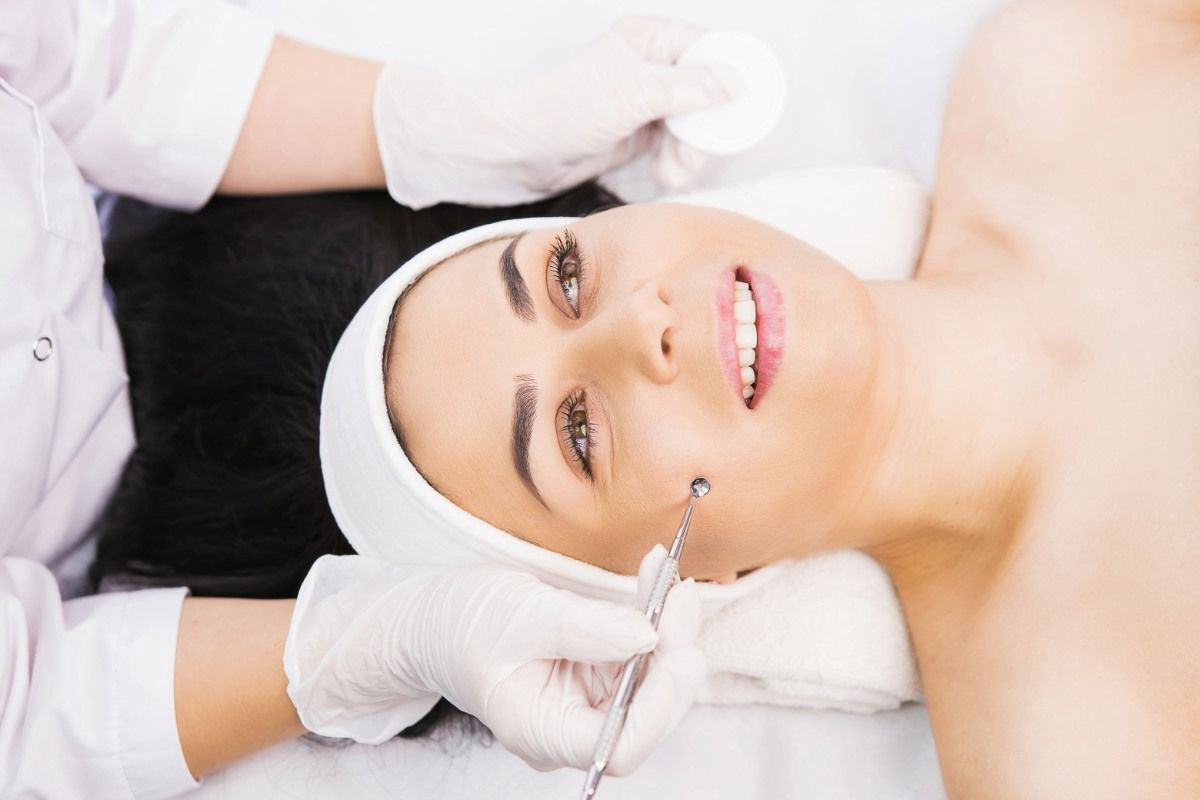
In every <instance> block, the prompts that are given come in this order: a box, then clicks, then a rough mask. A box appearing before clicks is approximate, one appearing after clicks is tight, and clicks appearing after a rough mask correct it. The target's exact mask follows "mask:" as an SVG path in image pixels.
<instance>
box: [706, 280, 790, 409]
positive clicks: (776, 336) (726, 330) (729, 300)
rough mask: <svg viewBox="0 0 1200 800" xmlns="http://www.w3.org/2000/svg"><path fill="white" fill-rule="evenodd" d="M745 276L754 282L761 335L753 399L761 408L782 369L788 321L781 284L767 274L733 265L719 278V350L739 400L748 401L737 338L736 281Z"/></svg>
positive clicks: (756, 349)
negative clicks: (764, 398)
mask: <svg viewBox="0 0 1200 800" xmlns="http://www.w3.org/2000/svg"><path fill="white" fill-rule="evenodd" d="M736 280H743V281H746V282H747V283H749V284H750V292H751V294H752V295H753V297H754V303H755V310H756V312H757V318H756V319H755V322H754V326H755V332H756V333H757V335H758V343H757V345H756V346H755V348H754V349H755V363H754V370H755V373H756V378H755V384H754V396H753V397H752V398H751V399H750V402H749V404H748V405H749V407H750V408H751V409H753V408H757V407H758V404H759V403H760V402H762V396H763V395H764V394H765V393H766V390H767V388H768V387H770V385H771V381H772V380H773V379H774V377H775V373H776V372H777V371H778V370H779V362H780V359H781V358H782V357H783V340H784V322H783V317H784V314H783V298H782V295H781V294H780V292H779V286H778V285H776V283H775V281H773V280H771V278H769V277H768V276H767V275H765V274H763V273H761V272H754V271H752V270H750V269H748V268H746V267H740V268H738V269H732V270H729V271H728V272H725V273H723V274H722V276H721V279H720V280H719V281H717V291H716V295H717V296H716V303H717V352H718V356H719V358H720V361H721V367H722V369H723V370H724V372H725V379H726V380H727V381H728V383H729V386H730V387H731V388H732V389H733V391H734V396H735V397H736V398H737V402H738V403H741V404H742V405H747V403H746V400H745V399H744V398H743V396H742V369H741V366H740V365H739V364H738V347H737V341H736V327H737V322H736V321H735V320H734V315H733V299H734V298H733V285H734V281H736Z"/></svg>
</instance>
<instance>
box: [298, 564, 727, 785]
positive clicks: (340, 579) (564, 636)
mask: <svg viewBox="0 0 1200 800" xmlns="http://www.w3.org/2000/svg"><path fill="white" fill-rule="evenodd" d="M665 555H666V553H665V551H664V550H663V549H662V547H656V548H655V549H654V550H652V551H651V552H650V553H649V554H647V556H646V558H645V559H643V561H642V568H641V570H640V572H639V587H640V592H641V593H642V594H643V595H645V594H646V593H648V591H649V585H648V584H649V583H650V582H652V581H653V578H654V574H655V572H657V568H658V565H659V564H660V563H661V562H662V559H663V558H664V557H665ZM699 625H700V604H699V595H698V594H697V592H696V588H695V584H694V583H693V582H692V581H690V580H689V581H685V582H683V583H681V584H679V585H677V586H676V587H675V588H674V589H672V590H671V593H670V594H669V595H668V601H667V606H666V609H665V610H664V612H663V615H662V618H661V619H660V621H659V631H658V635H657V636H656V635H655V632H654V630H653V628H651V627H650V624H649V623H648V622H646V620H645V617H644V616H643V615H642V614H640V613H639V612H637V611H635V610H634V609H633V608H627V607H622V606H617V605H614V604H612V603H605V602H601V601H598V600H590V599H587V598H583V597H580V596H578V595H575V594H572V593H570V592H566V591H563V590H560V589H555V588H552V587H550V586H547V585H546V584H544V583H541V582H540V581H538V580H537V579H535V578H533V577H531V576H529V575H526V574H524V573H519V572H515V571H512V570H508V569H505V568H501V567H492V566H478V567H466V568H460V569H456V570H452V571H437V572H428V571H425V572H413V571H412V570H406V569H403V568H401V567H398V566H396V565H394V564H391V563H388V562H383V561H377V560H373V559H368V558H363V557H361V556H340V557H336V556H325V557H323V558H321V559H319V560H318V561H317V563H316V564H314V565H313V568H312V570H311V571H310V572H309V575H308V577H307V578H306V579H305V581H304V585H303V586H302V587H301V590H300V596H299V597H298V598H297V603H296V611H295V613H294V616H293V619H292V624H291V628H290V630H289V631H288V638H287V643H286V645H285V652H284V670H285V672H286V673H287V677H288V690H287V691H288V695H289V697H291V699H292V702H293V703H294V704H295V706H296V710H297V711H298V712H299V715H300V720H301V722H303V723H304V725H305V727H307V728H308V729H309V730H311V731H314V732H316V733H320V734H323V735H327V736H340V737H349V738H352V739H355V740H357V741H360V742H368V743H378V742H382V741H384V740H386V739H388V738H390V737H391V736H394V735H395V734H396V733H397V732H399V731H400V730H402V729H403V728H405V727H407V726H408V725H411V724H412V723H414V722H416V721H417V720H418V719H420V718H421V717H422V716H424V714H425V713H426V712H427V711H428V710H429V708H431V707H432V705H433V704H434V702H436V700H437V697H438V696H439V695H440V696H444V697H445V698H446V699H448V700H449V701H450V702H451V703H453V704H454V705H455V706H457V707H458V708H460V709H462V710H463V711H466V712H467V713H469V714H473V715H474V716H476V717H478V718H479V719H480V720H482V721H483V722H484V724H486V725H487V726H488V727H489V728H490V729H491V730H492V733H493V734H495V736H496V738H497V739H498V740H499V741H500V743H501V744H503V745H504V746H505V747H506V748H508V749H509V750H510V751H512V752H514V753H516V754H517V755H518V756H520V757H521V758H523V759H525V760H526V761H527V762H529V763H530V764H531V765H532V766H534V767H536V768H538V769H554V768H557V767H560V766H574V767H579V768H586V767H587V766H588V764H589V762H590V760H591V755H592V748H593V747H594V746H595V743H596V739H597V737H598V736H599V735H600V728H601V724H602V722H603V718H604V710H605V709H607V707H608V705H609V702H608V701H609V699H610V698H611V695H612V692H613V691H614V690H615V687H616V680H617V676H618V674H619V672H620V668H621V664H622V663H623V662H624V661H625V659H627V658H629V657H630V656H632V655H633V654H635V653H639V652H646V651H648V650H650V649H651V648H655V645H656V644H657V648H656V649H655V651H654V655H653V656H652V657H651V658H650V659H648V662H647V668H646V669H645V670H644V672H643V675H644V677H643V682H642V686H641V688H640V689H639V690H638V693H637V694H636V695H635V696H634V701H633V704H632V705H631V707H630V710H629V716H628V717H627V720H626V723H625V728H624V730H623V731H622V733H621V736H620V739H619V740H618V745H617V749H616V752H615V753H614V755H613V758H612V760H611V762H610V767H609V771H610V772H612V773H613V774H617V775H620V774H625V773H628V772H630V771H632V770H633V769H635V768H636V767H637V766H638V765H639V764H640V763H641V762H642V761H643V760H644V759H645V758H646V756H648V755H649V754H650V752H651V751H652V750H653V749H654V748H655V747H656V746H657V745H658V744H659V742H660V741H662V739H664V738H665V737H666V735H667V734H668V733H669V732H670V731H671V730H672V729H673V728H674V727H675V725H676V724H677V723H678V722H679V720H680V719H681V718H682V717H683V714H684V713H685V712H686V711H687V709H688V708H689V707H690V706H691V704H692V702H693V700H694V699H695V697H696V694H697V692H699V690H700V686H701V684H702V683H703V681H704V675H705V665H704V656H703V654H702V653H701V652H700V650H699V649H698V648H697V647H696V645H695V640H696V635H697V633H698V631H699Z"/></svg>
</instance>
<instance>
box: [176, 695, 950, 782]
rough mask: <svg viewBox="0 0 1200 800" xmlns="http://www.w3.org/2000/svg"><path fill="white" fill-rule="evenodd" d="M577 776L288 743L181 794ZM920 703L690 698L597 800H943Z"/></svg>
mask: <svg viewBox="0 0 1200 800" xmlns="http://www.w3.org/2000/svg"><path fill="white" fill-rule="evenodd" d="M582 783H583V774H582V773H581V772H578V771H576V770H571V769H562V770H558V771H556V772H549V773H544V772H537V771H535V770H534V769H533V768H531V767H529V766H528V765H526V764H525V763H524V762H523V761H521V759H519V758H517V757H516V756H514V755H512V754H511V753H509V752H508V751H506V750H505V749H504V748H503V747H499V746H496V745H491V746H487V745H486V744H483V743H480V742H476V741H473V740H471V739H469V738H467V737H453V736H451V737H448V738H442V739H439V740H436V741H431V740H428V739H423V740H421V739H419V740H411V739H395V740H392V741H390V742H386V743H384V744H381V745H378V746H374V747H367V746H354V747H336V746H334V747H331V746H326V745H324V744H321V743H316V742H311V741H306V740H303V739H301V740H297V741H292V742H287V743H285V744H282V745H279V746H278V747H274V748H271V749H270V750H266V751H264V752H262V753H259V754H257V755H254V756H251V757H250V758H248V759H246V760H244V761H241V762H238V763H237V764H234V765H233V766H231V767H229V768H228V769H226V770H224V771H223V772H221V773H218V774H216V775H212V776H210V777H208V778H206V779H205V781H204V785H203V786H201V787H200V789H199V790H198V791H197V792H196V793H195V794H194V795H189V800H264V798H288V799H289V800H292V799H293V798H314V799H315V798H353V800H396V799H397V798H404V799H407V798H414V799H416V798H421V800H424V799H425V798H428V800H513V798H520V800H564V798H576V797H579V790H580V788H581V786H582ZM945 796H946V793H945V790H944V789H943V788H942V785H941V778H940V776H939V774H938V762H937V753H936V752H935V749H934V743H933V737H932V736H931V735H930V730H929V719H928V716H927V714H926V712H925V708H924V706H920V705H915V704H911V703H910V704H908V705H906V706H904V707H903V708H901V709H900V710H898V711H888V712H885V713H881V714H872V715H869V716H864V715H861V714H845V713H842V712H838V711H801V710H798V709H794V708H781V707H779V706H763V705H749V706H711V705H695V706H692V710H691V711H690V712H688V715H687V716H686V717H684V720H683V722H681V723H680V725H679V727H677V728H676V729H675V731H674V733H672V734H671V735H670V736H669V737H667V739H666V741H664V742H663V744H662V746H661V747H659V748H658V749H657V750H655V751H654V753H653V754H652V755H651V756H650V758H649V759H647V760H646V763H644V764H643V765H642V766H641V768H640V769H638V771H637V772H635V773H634V774H632V775H630V776H628V777H625V778H618V777H606V778H605V779H604V782H603V783H602V784H601V786H600V793H599V795H598V797H599V798H601V800H676V799H677V798H678V799H679V800H944V798H945Z"/></svg>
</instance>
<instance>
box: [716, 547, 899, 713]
mask: <svg viewBox="0 0 1200 800" xmlns="http://www.w3.org/2000/svg"><path fill="white" fill-rule="evenodd" d="M700 647H701V649H702V650H703V651H704V654H705V657H706V658H707V660H708V673H709V674H708V682H707V683H706V684H705V686H704V690H703V691H702V692H701V693H700V697H699V700H700V702H702V703H721V704H733V703H772V704H775V705H782V706H799V707H803V708H836V709H840V710H842V711H855V712H859V713H864V714H865V713H872V712H875V711H881V710H885V709H895V708H899V707H900V705H901V704H902V703H905V702H908V701H910V700H917V699H919V698H920V682H919V680H918V678H917V672H916V668H915V664H916V662H915V659H914V657H913V652H912V644H911V642H910V641H909V638H908V628H907V626H906V625H905V622H904V615H903V613H902V612H901V609H900V605H899V603H897V602H896V597H895V593H894V591H893V589H892V583H891V581H890V580H889V579H888V576H887V573H886V572H884V571H883V569H882V568H881V567H880V566H879V565H878V564H876V563H875V562H874V561H872V560H871V559H870V558H869V557H867V556H865V555H863V554H861V553H856V552H852V551H843V552H838V553H825V554H822V555H818V556H813V557H811V558H806V559H803V560H800V561H793V562H789V563H788V564H787V565H786V567H785V568H784V570H783V571H782V573H781V574H780V575H779V576H778V577H777V578H775V579H774V580H772V581H771V582H770V583H768V584H767V585H765V586H763V587H761V588H760V589H759V590H758V591H756V592H753V593H751V594H749V595H747V596H746V597H743V598H741V599H740V600H736V601H734V602H732V603H730V604H729V605H727V606H725V607H724V608H722V609H721V610H720V611H717V612H716V613H715V614H713V615H712V616H711V617H710V618H709V619H707V620H705V623H704V629H703V634H702V637H701V641H700Z"/></svg>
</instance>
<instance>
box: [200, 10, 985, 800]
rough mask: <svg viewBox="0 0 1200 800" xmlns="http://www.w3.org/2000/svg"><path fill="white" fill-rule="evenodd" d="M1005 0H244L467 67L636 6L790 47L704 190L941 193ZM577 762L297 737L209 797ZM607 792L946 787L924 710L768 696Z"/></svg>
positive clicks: (825, 798)
mask: <svg viewBox="0 0 1200 800" xmlns="http://www.w3.org/2000/svg"><path fill="white" fill-rule="evenodd" d="M1001 2H1002V0H905V2H902V3H901V2H896V1H895V0H740V1H739V2H736V3H730V2H717V0H656V1H654V2H652V1H651V0H606V2H599V1H598V0H597V1H595V2H579V3H576V4H574V5H570V6H567V5H566V4H564V3H563V2H561V0H524V2H522V3H519V4H516V3H495V2H491V3H489V2H484V1H483V0H439V2H436V3H398V2H395V0H241V4H242V5H245V6H247V7H249V8H251V9H252V10H254V11H255V12H257V13H260V14H262V15H263V16H265V17H267V18H268V19H271V20H272V21H273V22H275V23H276V24H277V25H278V26H279V27H280V29H281V30H282V31H283V32H285V33H289V34H291V35H295V36H298V37H300V38H303V39H307V40H309V41H315V42H318V43H321V44H324V45H326V46H330V47H334V48H337V49H341V50H346V51H350V52H357V53H362V54H367V55H373V56H377V57H403V58H405V59H406V60H410V61H413V62H415V63H424V64H436V65H441V66H443V67H445V68H448V69H454V70H457V71H459V72H461V73H463V74H473V75H485V74H498V73H501V72H509V73H512V72H519V71H528V70H530V69H533V68H536V67H537V66H539V65H542V64H545V63H547V62H550V61H553V60H556V59H558V58H562V57H563V56H564V55H566V54H569V52H570V51H571V49H572V48H573V47H575V46H576V45H578V44H580V43H582V42H585V41H587V40H589V39H591V38H592V37H593V36H594V35H595V33H596V32H597V31H598V30H599V29H600V28H601V27H602V26H603V24H604V23H605V22H606V21H608V20H609V19H611V18H613V17H615V16H617V15H618V14H620V13H623V12H626V11H634V12H640V13H652V14H658V15H670V16H683V17H687V18H690V19H693V20H695V21H697V22H699V23H701V24H704V25H708V26H710V27H728V28H736V29H741V30H745V31H749V32H751V33H754V34H756V35H758V36H760V37H762V38H764V39H766V40H767V41H769V42H770V43H772V44H773V45H774V46H775V48H776V50H777V51H778V52H779V54H780V56H781V59H782V61H783V62H784V65H785V68H786V69H787V71H788V74H789V91H790V99H789V105H788V108H787V111H786V112H785V114H784V117H783V120H782V121H781V123H780V126H779V128H778V129H777V130H776V132H775V133H774V134H773V135H772V136H771V137H770V138H769V139H768V140H767V141H766V142H764V143H763V144H762V145H761V146H759V147H758V148H756V149H755V150H753V151H751V152H749V153H746V154H743V155H739V156H735V157H732V158H729V159H726V160H723V161H721V162H719V163H714V164H712V165H711V166H710V168H709V169H708V171H707V172H706V174H705V176H704V178H703V180H702V182H701V184H700V185H701V186H702V187H703V186H722V185H728V184H729V183H731V182H738V181H742V180H747V179H751V178H757V177H761V176H763V175H766V174H769V173H771V172H774V171H777V170H780V169H787V168H800V167H809V166H816V165H822V164H875V165H880V166H890V167H895V168H899V169H907V170H908V171H910V172H912V173H913V174H914V175H916V176H917V177H918V178H919V179H921V180H922V181H923V182H924V183H925V184H926V186H928V187H932V185H933V178H934V166H935V161H936V153H937V143H938V136H939V132H940V127H941V114H942V108H943V104H944V102H945V97H946V93H947V91H948V87H949V84H950V79H951V76H952V74H953V68H954V65H955V64H956V63H957V61H958V58H959V55H960V54H961V52H962V49H963V47H964V46H965V45H966V43H967V41H968V39H969V37H970V34H971V32H972V31H973V30H974V28H975V27H976V26H977V25H978V23H979V21H980V20H981V19H982V18H983V17H984V16H985V15H986V14H987V13H988V12H990V11H991V10H992V9H994V8H995V7H997V6H999V5H1000V4H1001ZM609 185H610V186H612V187H613V188H615V189H616V190H617V191H618V193H619V194H621V195H622V196H623V197H625V198H626V199H629V200H639V199H647V198H648V197H650V196H652V195H653V193H654V187H653V186H652V184H650V183H649V182H648V180H647V178H646V177H645V174H644V172H643V171H642V170H641V169H640V168H639V167H637V166H634V167H631V168H627V169H625V170H622V171H621V172H620V173H619V174H618V175H616V176H615V177H614V178H612V179H610V180H609ZM581 780H582V776H581V773H577V772H574V771H571V770H560V771H558V772H554V773H538V772H535V771H533V770H531V769H529V768H528V767H526V766H525V765H524V764H523V763H522V762H520V761H519V760H518V759H516V758H515V757H513V756H511V755H509V754H508V753H506V752H505V751H504V750H503V749H502V748H501V747H499V746H498V745H495V746H492V747H490V748H485V747H480V746H478V745H473V744H470V743H468V744H465V745H464V746H463V747H461V748H459V749H458V752H457V754H449V753H447V752H446V751H445V750H444V749H442V747H441V746H439V745H437V744H435V743H431V742H425V741H418V742H410V741H399V740H397V741H393V742H389V743H387V744H384V745H380V746H378V747H366V746H349V747H333V748H331V747H327V746H322V745H316V744H313V743H311V742H307V741H304V740H300V741H295V742H288V743H286V744H283V745H280V746H279V747H276V748H274V749H271V750H268V751H265V752H263V753H260V754H259V755H257V756H255V757H253V758H251V759H248V760H246V761H244V762H242V763H240V764H237V765H235V766H233V767H231V768H230V769H228V770H225V771H224V772H222V773H218V774H216V775H213V776H210V777H209V778H207V779H206V780H205V782H204V785H203V786H202V787H201V788H200V790H198V792H197V793H196V794H195V795H193V796H194V797H198V798H231V799H234V798H246V799H247V800H249V799H250V798H254V800H259V798H269V797H276V798H286V797H297V798H300V797H340V798H375V797H379V798H384V797H386V798H397V797H401V798H451V799H453V798H513V797H520V798H528V800H543V799H545V800H550V798H567V797H574V796H577V794H578V791H579V787H580V785H581ZM603 796H604V797H605V798H606V800H607V799H608V798H612V799H614V800H620V799H622V798H624V799H625V800H643V799H644V800H651V798H653V800H659V798H663V797H669V798H674V797H686V798H701V799H703V798H733V797H736V798H791V797H798V798H820V799H821V800H840V799H842V798H846V799H847V800H848V799H849V798H870V799H871V800H927V799H928V798H933V799H934V800H936V799H937V798H941V797H944V796H945V792H944V790H943V788H942V786H941V780H940V776H939V773H938V769H937V758H936V753H935V751H934V747H933V741H932V737H931V734H930V730H929V722H928V717H927V715H926V712H925V710H924V708H923V707H921V706H912V705H909V706H905V707H903V708H901V709H900V710H898V711H893V712H887V713H882V714H876V715H872V716H860V715H855V714H848V713H844V712H836V711H802V710H795V709H784V708H778V707H769V706H738V707H714V706H697V707H695V708H694V709H693V710H692V711H691V712H690V713H689V715H688V717H687V718H686V719H685V720H684V722H683V724H682V725H681V726H680V728H679V729H678V730H677V731H676V732H675V733H674V734H673V735H672V736H671V738H669V739H668V740H667V742H666V743H665V744H664V745H663V747H662V748H661V749H660V750H659V751H657V752H656V753H655V754H654V755H653V756H652V757H651V760H650V761H649V762H647V764H646V765H645V766H644V767H643V768H642V770H641V771H639V772H638V773H637V774H636V775H635V776H632V777H630V778H624V779H612V778H609V779H606V780H605V782H604V784H603Z"/></svg>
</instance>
